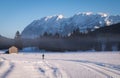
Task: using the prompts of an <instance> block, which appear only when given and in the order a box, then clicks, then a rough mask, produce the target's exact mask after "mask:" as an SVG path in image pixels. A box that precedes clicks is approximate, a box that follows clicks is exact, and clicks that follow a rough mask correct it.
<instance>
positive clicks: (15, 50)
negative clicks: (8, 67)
mask: <svg viewBox="0 0 120 78" xmlns="http://www.w3.org/2000/svg"><path fill="white" fill-rule="evenodd" d="M11 53H18V48H17V47H15V46H12V47H10V48H9V54H11Z"/></svg>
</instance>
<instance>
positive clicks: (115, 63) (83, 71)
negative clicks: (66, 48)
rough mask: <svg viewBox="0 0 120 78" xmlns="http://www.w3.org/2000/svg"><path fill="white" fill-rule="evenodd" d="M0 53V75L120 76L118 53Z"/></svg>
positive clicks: (20, 77)
mask: <svg viewBox="0 0 120 78" xmlns="http://www.w3.org/2000/svg"><path fill="white" fill-rule="evenodd" d="M41 56H42V53H19V54H0V78H120V52H77V53H73V52H72V53H69V52H68V53H45V59H44V60H42V58H41Z"/></svg>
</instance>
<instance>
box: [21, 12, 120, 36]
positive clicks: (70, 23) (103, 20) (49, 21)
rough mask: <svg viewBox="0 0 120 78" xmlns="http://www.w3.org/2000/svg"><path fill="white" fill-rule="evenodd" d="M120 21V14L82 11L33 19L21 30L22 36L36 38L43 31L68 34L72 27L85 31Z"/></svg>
mask: <svg viewBox="0 0 120 78" xmlns="http://www.w3.org/2000/svg"><path fill="white" fill-rule="evenodd" d="M119 22H120V16H119V15H117V16H114V15H108V14H106V13H97V14H94V13H92V12H83V13H77V14H75V15H73V16H71V17H68V18H66V17H64V16H63V15H61V14H60V15H54V16H47V17H43V18H41V19H39V20H34V21H33V22H32V23H30V24H29V25H28V26H27V27H26V28H25V29H24V30H23V32H22V38H36V37H38V36H41V35H43V34H44V33H45V32H47V33H51V34H53V35H54V34H55V33H59V34H60V35H63V36H65V35H68V34H69V33H71V32H72V31H73V30H74V29H76V28H80V32H84V33H87V32H88V29H90V30H93V31H94V30H95V29H98V28H100V27H104V26H109V25H112V24H116V23H119Z"/></svg>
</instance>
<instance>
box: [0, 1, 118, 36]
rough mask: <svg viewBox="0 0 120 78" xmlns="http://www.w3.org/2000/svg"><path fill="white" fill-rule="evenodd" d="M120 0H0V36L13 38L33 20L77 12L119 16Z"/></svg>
mask: <svg viewBox="0 0 120 78" xmlns="http://www.w3.org/2000/svg"><path fill="white" fill-rule="evenodd" d="M119 6H120V0H0V35H2V36H5V37H9V38H14V35H15V33H16V31H17V30H19V31H20V32H22V30H23V29H24V28H25V27H26V26H27V25H28V24H30V23H31V22H32V21H33V20H36V19H40V18H42V17H44V16H51V15H58V14H63V15H64V16H66V17H70V16H73V15H74V14H75V13H78V12H94V13H98V12H104V13H108V14H110V15H111V14H114V15H120V7H119Z"/></svg>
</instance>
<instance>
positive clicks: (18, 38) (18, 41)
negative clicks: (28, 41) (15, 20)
mask: <svg viewBox="0 0 120 78" xmlns="http://www.w3.org/2000/svg"><path fill="white" fill-rule="evenodd" d="M14 40H15V46H16V47H17V48H18V49H22V39H21V35H20V32H19V31H17V32H16V34H15V38H14Z"/></svg>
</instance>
